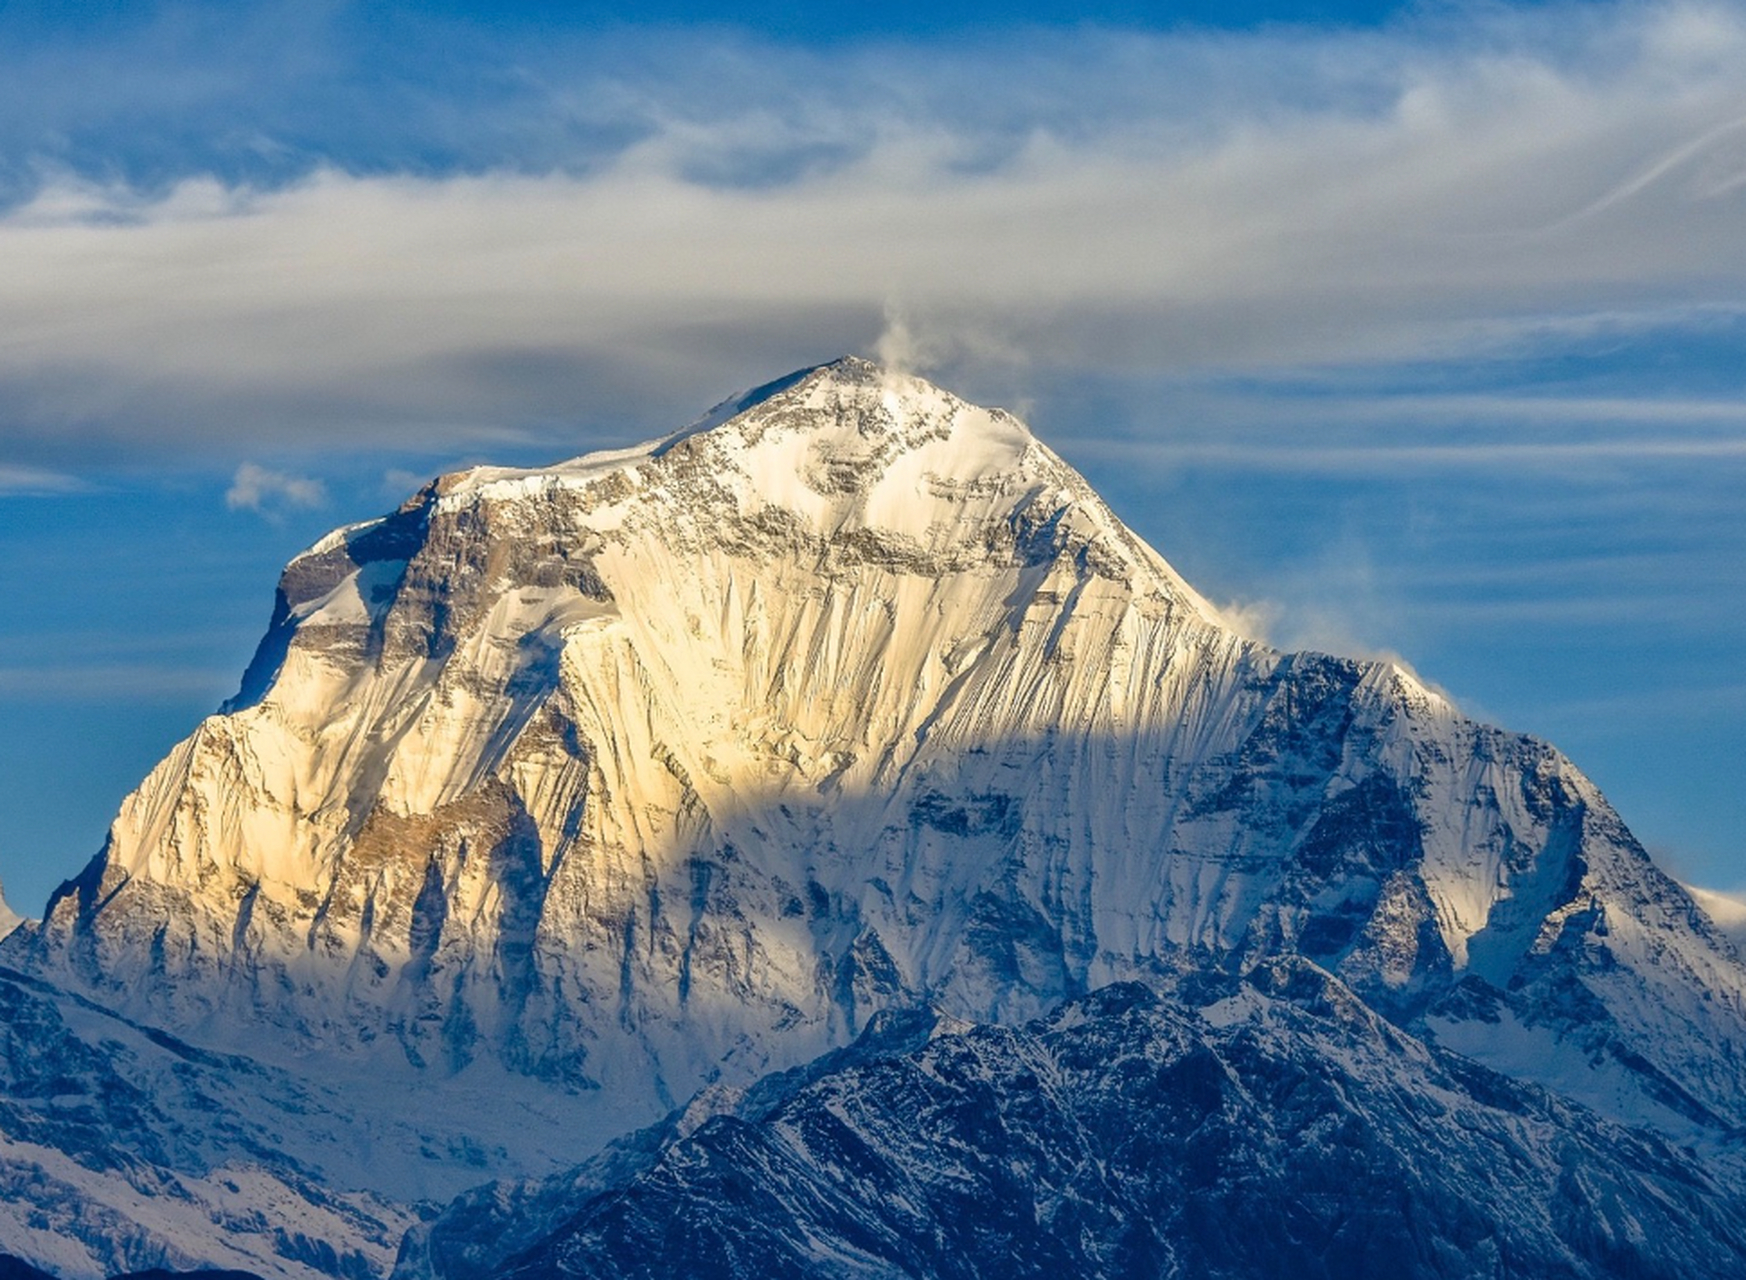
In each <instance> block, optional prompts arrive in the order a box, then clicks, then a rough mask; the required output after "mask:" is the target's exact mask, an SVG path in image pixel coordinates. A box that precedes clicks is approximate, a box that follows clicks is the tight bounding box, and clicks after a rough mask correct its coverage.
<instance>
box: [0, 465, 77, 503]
mask: <svg viewBox="0 0 1746 1280" xmlns="http://www.w3.org/2000/svg"><path fill="white" fill-rule="evenodd" d="M84 487H85V485H84V482H83V481H81V480H79V479H78V478H77V477H75V476H69V475H65V474H63V473H61V472H59V471H46V470H44V469H43V468H41V467H14V466H7V465H5V464H0V498H4V497H15V496H28V495H40V494H52V493H77V492H78V491H79V490H81V489H83V488H84Z"/></svg>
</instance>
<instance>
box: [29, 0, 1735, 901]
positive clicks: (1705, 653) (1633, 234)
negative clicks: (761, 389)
mask: <svg viewBox="0 0 1746 1280" xmlns="http://www.w3.org/2000/svg"><path fill="white" fill-rule="evenodd" d="M737 12H738V13H739V15H741V16H740V20H738V21H736V22H724V21H721V20H720V19H719V17H718V16H717V14H716V13H714V12H712V11H709V10H705V9H702V8H701V7H699V6H694V5H686V4H682V3H677V2H675V3H671V4H665V5H658V6H652V7H651V6H644V7H642V8H641V9H639V10H638V11H637V13H636V16H635V18H634V20H627V18H626V17H625V15H624V13H623V12H622V11H617V12H609V10H608V8H607V6H604V5H599V6H587V5H584V6H573V5H558V4H549V5H525V6H490V7H488V8H487V7H484V6H474V5H467V4H462V3H451V4H444V5H426V6H420V7H418V8H417V9H416V10H414V9H413V8H411V7H407V6H393V5H384V4H345V3H337V2H336V3H327V4H310V3H302V4H281V5H273V4H241V5H239V4H224V5H218V4H168V5H156V6H153V5H144V4H138V3H126V4H122V3H113V4H107V5H105V4H83V5H78V6H67V5H55V6H48V5H40V6H31V5H25V6H14V5H8V6H5V7H4V8H0V550H3V551H4V554H3V555H0V879H3V880H4V882H5V883H6V885H7V892H8V896H9V897H11V898H12V899H13V900H14V902H15V905H18V906H19V907H20V908H22V909H26V910H36V909H37V908H39V907H40V905H41V903H42V901H43V899H44V897H45V896H46V894H47V892H48V891H49V889H50V888H51V887H52V886H53V884H54V883H55V882H57V881H58V880H59V879H61V878H62V877H64V876H66V875H70V874H72V872H73V871H75V870H76V869H77V868H78V867H79V866H80V865H81V864H82V863H83V862H84V861H85V859H86V858H88V857H89V856H90V855H91V853H93V852H94V851H95V850H96V848H97V847H98V846H99V845H100V843H101V840H102V835H103V830H104V828H105V826H106V825H107V822H108V819H109V816H110V814H111V813H112V811H113V810H114V808H115V806H116V804H117V803H118V802H119V800H120V798H121V797H122V795H123V794H124V793H125V792H126V791H127V790H128V789H129V788H130V787H131V786H132V784H133V783H134V782H136V781H137V780H138V779H139V777H140V776H141V775H142V774H143V773H144V772H145V770H146V769H148V768H149V767H150V766H151V764H152V763H154V762H155V760H156V759H157V758H159V757H160V756H161V755H162V754H163V752H164V751H165V750H166V749H167V748H168V747H169V746H170V744H171V743H173V742H174V741H175V740H176V739H178V738H179V737H181V736H183V735H184V734H185V733H186V732H188V730H189V729H191V728H192V726H193V724H194V723H195V722H196V721H197V720H198V718H199V717H200V716H201V715H203V714H206V713H207V712H209V711H211V710H212V709H213V708H214V707H215V706H216V704H217V703H218V702H219V701H220V700H221V699H222V698H224V697H225V696H227V695H228V694H229V693H230V692H232V691H233V690H234V688H235V684H236V680H237V678H238V676H239V675H240V673H241V671H242V668H243V666H244V664H245V663H246V661H247V658H248V655H249V652H250V650H251V649H252V646H253V643H254V641H255V639H256V637H257V635H258V633H259V631H260V629H261V628H262V627H263V626H264V624H265V621H266V618H267V613H268V609H269V606H270V604H271V598H272V589H273V581H274V578H275V576H276V574H277V570H278V568H279V566H280V565H281V564H282V563H283V562H284V560H285V559H287V558H288V557H289V556H291V555H292V554H294V553H295V552H296V551H297V550H299V549H300V548H301V547H302V546H303V545H306V544H307V543H308V542H310V541H313V540H314V538H315V537H316V536H318V535H319V534H320V533H322V532H323V531H325V530H326V529H327V528H329V527H331V526H332V525H334V524H338V523H342V522H345V521H349V520H354V519H359V518H363V517H365V516H368V515H370V514H373V513H376V512H379V511H381V510H384V509H386V508H387V507H389V506H391V505H393V504H394V503H396V502H398V501H399V500H400V499H401V498H402V497H403V496H405V494H406V493H408V492H410V491H411V490H412V489H413V488H414V487H416V485H417V484H418V483H419V481H420V480H421V479H422V478H423V477H425V476H428V475H429V474H432V473H434V472H436V471H438V470H442V469H446V468H450V467H453V466H456V465H459V464H461V463H465V462H469V461H478V460H486V459H489V460H494V461H503V462H515V463H533V462H538V461H542V460H551V459H556V458H561V457H566V456H570V455H573V454H576V453H579V452H583V451H585V450H587V449H590V448H594V447H598V446H603V445H613V444H622V443H626V442H629V441H632V440H635V439H641V438H646V437H648V436H651V435H655V434H659V433H661V432H663V431H665V430H668V429H671V428H673V427H675V426H678V425H680V424H681V423H683V422H685V421H687V420H689V419H690V418H691V417H693V416H695V415H696V414H697V413H698V412H699V411H701V410H702V409H703V408H704V407H706V406H707V405H709V404H711V403H713V402H714V401H716V400H718V399H720V398H722V397H723V396H724V395H726V394H728V393H729V392H731V391H733V390H735V389H738V388H741V387H745V386H750V385H753V384H756V383H759V382H762V381H766V380H768V379H769V378H770V377H772V376H775V375H777V374H779V373H782V372H786V371H787V370H790V369H793V368H796V367H799V366H802V365H806V364H811V363H815V362H817V361H819V360H823V359H828V358H831V357H833V356H835V355H838V354H841V353H842V352H845V351H861V352H866V353H869V354H883V355H885V356H886V357H888V358H892V359H897V360H900V361H902V362H904V363H906V364H908V365H910V366H912V367H914V368H916V369H917V370H918V371H921V372H924V373H927V374H929V375H930V376H933V377H934V378H935V379H936V380H938V381H940V382H942V383H943V384H945V385H947V386H950V387H952V388H954V389H956V390H959V391H961V392H963V393H965V394H968V395H971V396H972V397H974V398H978V399H982V400H984V401H986V402H991V403H1000V404H1005V405H1007V406H1009V407H1012V408H1015V409H1017V410H1019V411H1020V412H1022V413H1023V414H1025V416H1026V417H1027V418H1028V419H1029V420H1030V421H1031V422H1032V425H1033V426H1034V427H1035V428H1036V429H1037V430H1038V432H1039V433H1040V434H1041V435H1043V436H1044V438H1045V439H1047V440H1048V441H1050V442H1051V443H1052V444H1054V445H1055V446H1056V448H1057V449H1058V450H1059V451H1060V452H1062V453H1063V454H1065V455H1066V456H1067V457H1068V458H1069V460H1071V461H1073V462H1074V463H1075V464H1077V465H1078V466H1080V468H1081V469H1082V470H1084V471H1085V472H1086V473H1087V475H1088V476H1090V477H1091V479H1092V480H1093V481H1094V482H1095V483H1097V484H1098V485H1099V487H1100V488H1101V489H1102V490H1103V491H1104V492H1105V494H1106V496H1107V497H1108V498H1109V499H1110V501H1111V502H1112V504H1113V505H1114V506H1115V507H1116V509H1117V510H1118V512H1119V513H1120V514H1122V515H1123V516H1124V518H1126V519H1127V520H1128V521H1129V522H1130V523H1131V524H1132V525H1133V526H1134V527H1135V528H1136V529H1138V530H1139V531H1140V532H1141V533H1142V534H1143V535H1144V536H1146V537H1147V538H1148V539H1149V540H1150V541H1152V542H1153V543H1154V545H1156V546H1157V547H1158V548H1159V549H1160V550H1161V551H1163V552H1164V554H1165V555H1166V556H1167V557H1169V558H1170V559H1171V560H1172V561H1173V562H1174V563H1175V564H1176V565H1177V567H1178V568H1179V569H1181V570H1182V571H1183V572H1184V573H1185V574H1186V575H1187V576H1188V577H1189V579H1190V580H1191V581H1193V582H1194V583H1196V585H1197V586H1199V587H1200V588H1201V589H1202V590H1203V591H1204V592H1205V593H1206V594H1207V595H1209V596H1210V597H1212V598H1213V599H1214V600H1216V601H1218V602H1220V603H1222V604H1228V605H1230V606H1232V607H1233V608H1234V610H1235V611H1237V612H1238V613H1240V614H1241V615H1242V616H1243V617H1244V618H1245V619H1247V620H1248V622H1249V624H1250V625H1251V626H1252V627H1253V628H1254V629H1256V630H1257V631H1259V632H1262V633H1264V634H1266V635H1267V636H1268V637H1269V638H1271V639H1273V640H1275V641H1276V642H1278V643H1281V644H1287V645H1308V646H1314V647H1320V648H1327V649H1333V650H1336V651H1341V652H1349V653H1355V654H1383V653H1387V654H1398V655H1402V656H1404V658H1405V659H1406V660H1408V661H1409V662H1410V663H1411V664H1412V665H1413V666H1414V667H1415V668H1416V669H1417V670H1418V671H1419V672H1420V673H1421V674H1422V675H1423V676H1424V677H1425V678H1427V679H1429V680H1431V681H1434V682H1436V683H1438V684H1440V685H1441V686H1443V687H1445V688H1446V689H1448V690H1449V691H1450V692H1451V693H1452V694H1453V695H1454V696H1455V697H1456V698H1457V700H1458V701H1460V702H1461V703H1462V704H1463V705H1464V706H1466V707H1467V708H1468V709H1470V710H1471V711H1472V712H1473V713H1474V714H1476V715H1480V716H1482V717H1484V718H1487V719H1490V720H1494V721H1497V722H1500V723H1503V724H1506V725H1508V726H1510V727H1512V728H1518V729H1522V730H1524V731H1529V732H1533V733H1537V734H1541V735H1543V736H1546V737H1549V738H1550V739H1551V740H1553V741H1554V742H1556V743H1557V744H1558V745H1559V746H1561V747H1562V748H1564V749H1565V750H1566V751H1567V752H1568V753H1569V754H1570V755H1571V756H1572V757H1573V758H1574V759H1575V760H1576V761H1577V763H1578V764H1580V765H1581V766H1582V767H1583V768H1585V769H1586V770H1587V771H1588V772H1589V773H1590V774H1591V775H1592V776H1594V777H1595V778H1596V779H1597V781H1599V782H1600V784H1601V785H1602V787H1603V788H1604V789H1605V790H1606V791H1607V793H1608V795H1609V796H1610V797H1611V798H1612V799H1613V800H1614V803H1615V804H1616V805H1617V806H1618V807H1619V808H1620V810H1621V811H1622V812H1623V814H1624V816H1625V817H1626V819H1627V821H1629V822H1630V823H1631V824H1632V825H1633V827H1634V829H1636V830H1637V832H1638V834H1639V835H1640V836H1641V837H1642V838H1643V839H1644V840H1645V842H1646V843H1648V844H1649V845H1650V846H1651V848H1653V849H1655V850H1656V851H1657V852H1658V853H1660V854H1661V855H1662V856H1663V858H1664V859H1665V860H1666V861H1667V862H1668V863H1669V864H1670V865H1671V866H1672V867H1673V868H1674V869H1675V870H1676V871H1678V872H1679V873H1681V874H1683V875H1686V876H1688V877H1691V878H1693V879H1696V880H1699V881H1702V882H1704V883H1708V884H1711V885H1715V886H1719V887H1723V888H1740V887H1746V842H1743V841H1742V832H1743V831H1746V786H1742V785H1741V772H1742V761H1743V759H1746V750H1743V744H1742V732H1741V728H1740V726H1741V725H1742V724H1743V723H1746V676H1743V675H1742V674H1741V670H1740V657H1741V655H1742V654H1743V653H1746V498H1743V497H1742V496H1741V495H1742V494H1746V234H1743V233H1746V78H1742V77H1741V75H1740V73H1739V68H1740V67H1741V66H1746V8H1743V7H1742V6H1741V5H1739V4H1708V3H1683V2H1674V3H1665V4H1620V5H1614V4H1584V5H1534V6H1522V5H1507V4H1499V5H1459V6H1454V5H1447V6H1444V5H1412V6H1405V5H1392V4H1368V5H1337V4H1323V5H1290V4H1284V3H1265V2H1264V0H1256V2H1255V3H1248V4H1242V3H1239V4H1235V5H1231V4H1221V5H1217V6H1215V5H1213V4H1210V3H1207V4H1189V5H1182V6H1175V7H1164V6H1152V5H1139V4H1115V5H1109V6H1104V7H1102V8H1099V7H1097V6H1092V7H1091V8H1090V9H1087V8H1086V6H1084V5H1073V6H1071V7H1069V6H1068V5H1066V4H1061V5H1054V6H1050V5H1040V6H1032V7H1029V8H1025V7H1014V6H1011V5H1001V6H996V5H994V4H992V3H974V2H972V3H966V4H962V5H958V6H951V5H947V6H944V7H942V6H939V5H933V6H928V7H927V8H925V9H924V8H921V7H919V6H917V7H906V6H904V5H895V6H893V5H881V6H867V5H849V4H828V3H827V4H815V5H809V6H804V7H800V6H789V5H777V4H768V5H763V6H759V5H752V6H742V7H741V8H740V9H739V10H738V11H737Z"/></svg>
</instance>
